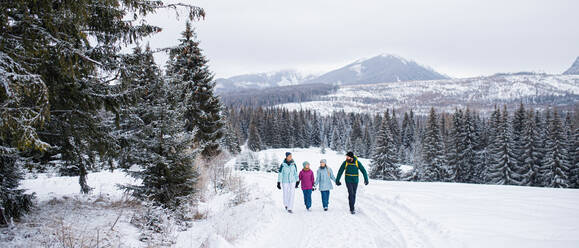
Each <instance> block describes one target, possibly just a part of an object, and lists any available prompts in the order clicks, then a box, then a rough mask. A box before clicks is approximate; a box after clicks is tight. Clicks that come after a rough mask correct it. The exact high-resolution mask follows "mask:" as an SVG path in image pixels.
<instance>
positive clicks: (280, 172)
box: [277, 166, 283, 183]
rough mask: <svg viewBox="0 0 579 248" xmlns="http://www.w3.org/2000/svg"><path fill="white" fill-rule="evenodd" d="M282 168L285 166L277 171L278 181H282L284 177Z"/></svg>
mask: <svg viewBox="0 0 579 248" xmlns="http://www.w3.org/2000/svg"><path fill="white" fill-rule="evenodd" d="M282 169H283V166H282V167H281V169H280V170H279V172H278V173H277V182H278V183H279V182H281V178H282V176H281V174H282Z"/></svg>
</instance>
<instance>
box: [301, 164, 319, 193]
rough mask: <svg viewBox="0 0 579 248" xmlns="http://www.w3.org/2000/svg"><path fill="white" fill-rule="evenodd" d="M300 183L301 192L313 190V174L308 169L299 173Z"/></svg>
mask: <svg viewBox="0 0 579 248" xmlns="http://www.w3.org/2000/svg"><path fill="white" fill-rule="evenodd" d="M300 181H302V190H303V189H313V188H314V182H315V179H314V172H313V171H312V170H310V169H308V170H306V169H303V170H302V171H300Z"/></svg>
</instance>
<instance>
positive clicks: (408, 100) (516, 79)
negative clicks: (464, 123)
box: [280, 74, 579, 114]
mask: <svg viewBox="0 0 579 248" xmlns="http://www.w3.org/2000/svg"><path fill="white" fill-rule="evenodd" d="M321 98H322V100H320V101H316V102H302V103H288V104H283V105H280V106H282V107H285V108H288V109H290V110H291V109H300V108H306V109H316V110H319V111H320V112H322V113H324V114H327V113H331V112H332V111H339V110H345V111H347V112H358V111H369V112H380V111H384V109H387V108H413V109H414V110H415V111H416V112H417V113H418V114H425V113H428V110H429V109H430V107H431V106H432V107H435V108H438V109H441V110H446V111H453V110H454V108H456V107H465V106H469V107H471V108H475V109H479V110H481V112H487V111H490V110H492V108H493V106H494V105H495V104H497V103H498V104H503V103H507V104H513V105H517V104H518V103H519V102H521V101H522V102H524V103H526V104H527V105H528V106H530V107H545V106H547V105H560V106H572V105H574V104H576V103H578V102H579V75H545V74H529V75H510V74H507V75H495V76H490V77H476V78H465V79H447V80H432V81H407V82H396V83H379V84H361V85H348V86H340V89H339V90H338V91H337V92H335V93H334V94H331V95H327V96H323V97H321Z"/></svg>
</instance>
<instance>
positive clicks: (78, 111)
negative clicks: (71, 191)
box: [0, 0, 204, 193]
mask: <svg viewBox="0 0 579 248" xmlns="http://www.w3.org/2000/svg"><path fill="white" fill-rule="evenodd" d="M96 5H98V7H95V6H96ZM96 5H95V3H94V2H93V1H71V2H67V3H66V4H54V1H36V2H34V4H31V3H30V2H29V1H2V2H1V3H0V11H2V13H1V14H0V16H2V17H3V18H1V19H2V20H3V21H0V26H1V28H0V30H1V31H0V32H1V33H0V39H2V41H0V43H2V44H3V45H2V46H0V51H1V52H0V57H1V58H0V60H1V61H2V62H1V64H2V65H0V67H2V70H3V71H7V72H11V73H12V72H13V73H15V75H17V76H16V77H13V78H14V79H15V80H18V81H20V82H19V83H24V84H25V88H22V89H23V90H25V91H26V92H28V93H27V94H30V95H29V96H30V97H31V98H30V100H27V98H21V99H19V101H22V100H26V101H28V102H27V103H26V104H27V105H29V106H26V107H30V108H29V109H28V110H27V111H23V112H20V113H18V114H17V115H11V113H8V114H9V116H14V117H15V118H18V115H22V114H26V115H28V114H30V116H26V118H27V119H29V120H34V122H36V123H43V122H45V123H44V124H45V125H44V126H42V129H41V132H36V130H35V129H29V128H27V130H26V132H27V134H29V135H30V136H28V137H26V139H30V138H32V139H30V141H32V142H30V143H29V144H28V146H38V145H46V144H49V145H50V148H52V149H48V150H47V151H46V152H43V153H42V154H33V156H34V157H35V158H39V157H40V159H37V161H36V162H40V163H43V164H47V163H50V162H51V161H53V158H55V157H58V160H59V161H63V163H61V164H59V167H61V169H62V172H63V173H65V174H71V175H79V176H80V177H79V183H80V185H81V191H82V192H83V193H87V192H88V191H90V187H89V186H88V184H87V182H86V174H87V171H88V170H89V169H90V168H91V167H96V166H98V163H99V159H98V158H101V159H100V161H102V160H104V158H108V159H107V160H109V161H110V159H112V157H114V156H116V155H117V151H118V149H117V148H118V147H117V146H116V144H115V142H114V141H115V139H114V137H112V136H111V135H110V131H111V126H110V125H108V124H109V123H107V119H106V118H105V117H106V116H107V114H105V113H103V112H104V111H116V110H117V109H119V106H120V105H122V103H123V101H124V100H125V99H126V97H127V94H128V93H127V92H118V91H115V87H116V86H115V85H113V84H111V83H110V82H112V81H114V80H115V77H114V76H111V75H118V70H119V68H120V67H122V65H121V64H120V60H119V59H117V58H119V55H120V53H121V48H122V46H125V45H126V44H131V43H134V42H136V41H138V40H140V39H141V38H142V37H144V36H148V35H151V34H153V33H156V32H159V31H160V29H159V28H158V27H154V26H151V25H148V24H146V23H144V22H139V21H138V20H141V19H142V18H143V17H144V16H146V15H148V14H150V13H152V12H155V10H156V9H159V8H163V7H164V4H163V2H162V1H156V0H150V1H148V0H145V1H118V0H112V1H106V2H102V3H98V4H96ZM182 6H186V5H182ZM189 9H190V11H191V13H190V15H189V16H190V17H191V18H195V17H199V16H201V15H204V13H203V10H202V9H200V8H196V7H193V6H189ZM129 12H130V13H131V16H134V18H131V19H126V15H127V14H128V13H129ZM5 55H7V56H8V57H9V59H7V57H6V56H5ZM48 62H50V63H48ZM6 65H7V66H6ZM23 70H26V71H23ZM0 74H2V75H8V74H5V73H0ZM20 75H22V76H24V77H20ZM39 80H40V81H39ZM43 84H44V85H43ZM2 86H4V84H2ZM11 88H12V87H11ZM5 92H14V93H15V95H13V96H18V94H20V93H19V92H18V91H5ZM112 92H114V94H111V93H112ZM48 107H50V109H49V111H46V108H48ZM15 110H17V109H15ZM14 113H16V112H12V114H14ZM47 115H49V116H50V117H49V118H46V117H47ZM3 118H4V115H3ZM11 118H12V117H10V118H7V120H10V119H11ZM31 124H34V123H29V122H27V121H24V122H20V123H19V125H21V126H22V127H33V128H37V127H39V126H35V125H31ZM36 134H41V135H39V136H36ZM37 137H39V138H40V139H36V138H37ZM37 140H41V141H43V142H42V143H38V142H36V141H37ZM44 142H46V143H44ZM27 143H28V142H27ZM44 147H45V148H48V146H44Z"/></svg>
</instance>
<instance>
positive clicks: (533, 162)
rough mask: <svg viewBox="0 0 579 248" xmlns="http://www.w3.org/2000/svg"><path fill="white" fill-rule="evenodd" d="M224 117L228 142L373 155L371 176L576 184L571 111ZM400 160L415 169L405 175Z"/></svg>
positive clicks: (269, 111) (578, 135)
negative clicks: (313, 148)
mask: <svg viewBox="0 0 579 248" xmlns="http://www.w3.org/2000/svg"><path fill="white" fill-rule="evenodd" d="M399 116H401V117H399ZM228 118H229V124H228V125H230V130H229V131H228V134H226V136H229V137H231V139H229V140H230V141H233V143H234V145H233V147H238V146H239V144H244V143H245V142H247V147H248V148H249V149H250V150H252V151H259V150H263V149H267V148H308V147H320V148H321V149H322V150H325V148H331V149H333V150H335V151H338V152H345V151H354V153H355V154H357V155H358V156H360V157H366V158H371V159H372V161H373V162H372V166H371V172H370V174H371V177H372V178H374V179H383V180H411V181H428V182H460V183H478V184H504V185H521V186H523V185H524V186H538V187H561V188H577V187H579V182H578V180H579V176H578V175H579V164H578V163H579V158H578V154H579V151H578V147H579V131H578V129H577V128H578V126H577V125H578V124H579V121H578V119H579V118H578V116H577V115H576V114H575V112H574V111H568V112H565V113H563V112H561V111H559V110H557V109H556V108H546V109H544V110H541V111H539V110H536V111H534V110H530V109H525V106H524V105H523V104H520V106H519V107H518V108H517V109H516V110H515V111H514V112H509V111H508V110H507V108H506V106H503V107H495V109H494V111H493V112H492V114H491V115H490V116H481V115H480V114H478V113H476V112H474V111H471V110H470V109H468V108H466V109H456V110H455V112H454V113H437V112H436V111H435V109H434V108H432V109H431V110H430V113H429V115H428V116H416V115H415V114H414V113H413V111H412V110H410V111H407V112H404V113H402V114H398V113H397V112H395V111H393V110H387V111H386V112H384V113H381V114H367V113H345V112H334V113H332V114H330V115H328V116H320V115H319V114H318V113H316V112H315V111H311V110H294V111H290V110H287V109H281V108H259V107H258V108H251V107H241V108H237V109H229V110H228ZM227 143H231V142H227ZM225 146H227V147H230V146H232V145H225ZM243 157H244V158H245V160H248V161H250V163H243V164H241V165H238V167H240V168H242V169H246V170H251V168H255V167H256V166H255V165H251V164H252V162H251V161H252V159H251V155H247V154H246V155H245V156H243ZM247 158H249V159H247ZM268 164H269V163H268ZM401 165H410V166H412V167H413V169H412V170H411V171H409V172H407V173H403V172H402V171H401V169H400V166H401ZM269 167H271V166H269V165H266V168H269ZM272 170H273V169H272Z"/></svg>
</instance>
